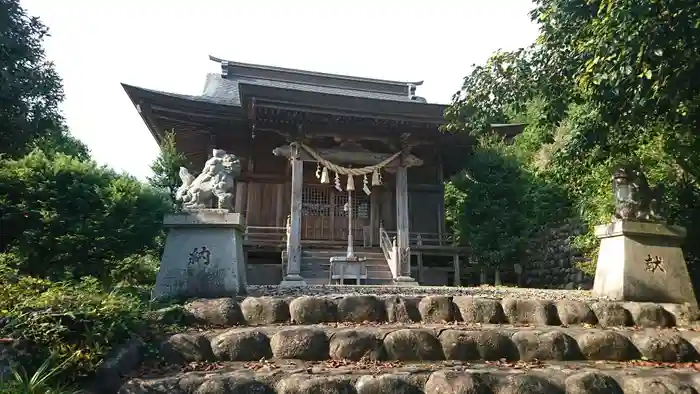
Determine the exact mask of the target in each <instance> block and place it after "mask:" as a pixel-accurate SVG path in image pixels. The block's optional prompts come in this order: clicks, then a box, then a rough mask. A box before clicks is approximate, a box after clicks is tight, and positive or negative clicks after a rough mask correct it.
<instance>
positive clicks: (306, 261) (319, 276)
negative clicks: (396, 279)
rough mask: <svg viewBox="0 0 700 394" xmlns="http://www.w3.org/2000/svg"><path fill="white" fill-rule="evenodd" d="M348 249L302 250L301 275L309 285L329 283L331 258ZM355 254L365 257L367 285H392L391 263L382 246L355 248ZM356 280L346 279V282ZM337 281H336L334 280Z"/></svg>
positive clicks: (364, 281) (353, 282)
mask: <svg viewBox="0 0 700 394" xmlns="http://www.w3.org/2000/svg"><path fill="white" fill-rule="evenodd" d="M346 253H347V249H311V248H306V249H304V250H303V251H302V257H301V276H302V277H303V278H304V281H305V282H306V284H308V285H327V284H328V280H329V273H330V265H331V263H330V258H331V257H334V256H344V255H345V254H346ZM355 254H356V255H357V256H359V257H365V258H366V259H367V260H366V261H365V267H366V269H367V279H366V280H363V281H362V284H366V285H390V284H392V283H393V277H392V275H391V270H389V265H388V264H387V262H386V259H385V258H384V255H383V254H382V251H381V249H380V248H355ZM348 281H350V282H352V284H355V281H354V280H348V279H346V282H348ZM334 282H336V281H334Z"/></svg>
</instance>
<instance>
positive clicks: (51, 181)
mask: <svg viewBox="0 0 700 394" xmlns="http://www.w3.org/2000/svg"><path fill="white" fill-rule="evenodd" d="M170 209H171V206H170V205H169V204H168V202H167V199H165V198H164V196H163V194H162V193H160V192H158V191H156V190H154V189H152V188H151V187H150V186H148V185H146V184H143V183H141V182H139V181H138V180H136V179H134V178H132V177H130V176H127V175H121V174H117V173H115V172H114V171H112V170H109V169H107V168H105V167H99V166H97V165H96V164H95V163H94V162H91V161H80V160H78V159H76V158H74V157H70V156H66V155H63V154H60V153H57V154H55V155H52V157H51V158H49V157H48V156H47V155H45V154H44V153H43V152H42V151H39V150H35V151H33V152H32V153H31V154H29V155H27V156H25V157H23V158H21V159H18V160H5V161H2V163H0V228H2V239H0V253H1V252H8V253H11V254H13V255H14V256H15V257H16V258H15V259H14V260H13V262H12V263H13V264H12V265H11V266H13V267H14V268H17V269H18V270H19V273H20V274H26V275H30V276H35V277H41V278H50V279H54V280H64V279H76V278H81V277H83V276H93V277H96V278H98V279H100V280H104V281H105V282H107V281H110V280H113V279H118V278H114V277H112V276H113V275H112V271H117V272H125V271H128V270H125V269H124V266H123V265H122V266H121V267H120V264H122V263H123V262H124V259H126V258H129V257H130V256H133V255H136V254H148V253H152V254H153V253H155V254H157V253H158V251H159V247H160V245H159V241H160V239H161V238H162V237H160V235H161V234H162V218H163V215H164V214H165V213H166V212H168V211H169V210H170ZM119 262H122V263H119ZM118 280H119V279H118Z"/></svg>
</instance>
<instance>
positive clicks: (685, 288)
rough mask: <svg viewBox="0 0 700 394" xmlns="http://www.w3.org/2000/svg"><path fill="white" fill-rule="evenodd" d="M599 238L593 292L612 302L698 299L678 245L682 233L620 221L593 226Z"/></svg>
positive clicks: (693, 303) (681, 230) (656, 225)
mask: <svg viewBox="0 0 700 394" xmlns="http://www.w3.org/2000/svg"><path fill="white" fill-rule="evenodd" d="M595 234H596V236H597V237H598V238H599V239H600V249H599V251H598V263H597V267H596V274H595V282H594V285H593V294H594V295H595V296H597V297H608V298H609V299H611V300H616V301H637V302H656V303H674V304H686V305H689V306H690V307H691V310H692V311H694V312H693V313H697V308H698V306H697V301H696V298H695V293H694V291H693V286H692V284H691V281H690V275H689V274H688V267H687V265H686V262H685V259H684V257H683V250H682V249H681V244H682V243H683V240H684V239H685V236H686V229H685V228H683V227H680V226H670V225H667V224H663V223H648V222H639V221H632V220H620V221H616V222H613V223H610V224H606V225H602V226H598V227H596V228H595Z"/></svg>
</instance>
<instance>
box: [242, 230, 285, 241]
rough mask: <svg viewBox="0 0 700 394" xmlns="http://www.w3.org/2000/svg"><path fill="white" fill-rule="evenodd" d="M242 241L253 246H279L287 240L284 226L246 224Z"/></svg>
mask: <svg viewBox="0 0 700 394" xmlns="http://www.w3.org/2000/svg"><path fill="white" fill-rule="evenodd" d="M243 241H244V242H247V243H250V244H253V245H255V246H271V245H274V246H281V245H284V244H286V242H287V228H286V227H267V226H248V227H246V230H245V234H243Z"/></svg>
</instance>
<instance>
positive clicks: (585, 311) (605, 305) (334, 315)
mask: <svg viewBox="0 0 700 394" xmlns="http://www.w3.org/2000/svg"><path fill="white" fill-rule="evenodd" d="M324 279H325V278H324ZM364 287H367V288H368V289H374V288H377V287H372V286H319V287H318V288H326V289H328V291H329V292H330V293H331V294H332V293H333V292H334V291H337V290H335V289H355V290H358V289H362V288H364ZM385 289H392V291H393V292H396V293H398V294H394V295H391V294H386V295H384V296H379V297H377V296H371V295H333V296H302V297H297V298H293V297H292V298H290V297H289V296H287V295H281V296H272V297H270V296H268V297H247V298H245V299H243V298H239V299H234V298H218V299H198V300H195V301H192V302H190V303H188V304H186V305H185V306H184V310H185V312H186V314H187V315H189V317H190V320H193V321H199V322H201V323H202V324H205V325H213V326H225V327H228V326H233V325H241V324H246V325H266V324H284V323H289V322H290V321H293V322H295V323H296V324H316V323H322V322H327V323H332V322H364V321H374V322H382V323H384V322H388V323H410V322H422V323H434V322H437V323H441V322H464V323H469V324H484V323H491V324H521V325H534V326H572V325H586V326H594V325H598V326H601V327H615V326H618V327H624V326H639V327H672V326H684V325H692V324H696V323H695V318H696V316H695V315H694V313H693V311H690V310H688V308H687V307H686V306H684V305H677V304H655V303H641V302H610V301H596V300H588V301H584V300H541V299H532V298H518V296H517V292H514V293H512V294H511V296H510V297H506V298H503V299H496V298H486V297H472V296H454V297H450V296H440V295H427V296H410V295H401V292H404V291H408V290H405V289H406V288H401V287H393V286H392V287H391V288H389V287H387V288H385ZM409 289H410V288H409ZM278 291H280V292H283V291H285V289H279V288H278ZM291 291H299V290H298V289H292V290H291ZM282 294H284V293H282ZM521 297H522V295H521Z"/></svg>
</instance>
